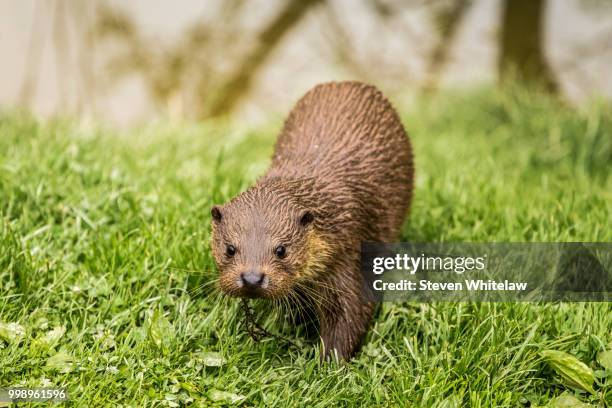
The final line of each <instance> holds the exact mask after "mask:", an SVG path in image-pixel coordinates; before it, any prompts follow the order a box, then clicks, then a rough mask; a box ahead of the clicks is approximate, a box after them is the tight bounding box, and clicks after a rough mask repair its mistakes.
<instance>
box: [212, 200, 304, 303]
mask: <svg viewBox="0 0 612 408" xmlns="http://www.w3.org/2000/svg"><path fill="white" fill-rule="evenodd" d="M211 215H212V219H213V221H212V224H213V234H212V253H213V256H214V258H215V262H216V264H217V269H218V270H219V286H220V288H221V290H222V291H223V292H224V293H226V294H227V295H229V296H238V297H262V298H269V299H277V298H281V297H283V296H285V295H287V294H288V293H289V292H290V291H291V290H292V288H293V287H294V285H295V283H296V282H297V281H298V280H299V279H300V277H301V276H302V275H303V274H304V273H305V268H307V267H308V264H309V262H308V260H309V258H310V256H309V252H310V250H311V249H312V248H311V245H309V244H310V243H311V242H312V237H313V233H314V225H313V224H314V223H313V221H314V215H313V212H311V211H310V210H308V209H306V208H303V207H300V206H299V205H297V204H296V203H294V202H292V201H291V199H290V198H287V197H286V196H285V197H282V196H280V195H279V194H272V193H269V192H268V193H266V192H264V191H260V190H259V189H256V188H254V189H250V190H247V191H246V192H244V193H242V194H240V195H239V196H237V197H236V198H234V199H233V200H232V201H230V202H229V203H227V204H225V205H223V206H214V207H213V208H212V210H211Z"/></svg>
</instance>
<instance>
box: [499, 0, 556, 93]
mask: <svg viewBox="0 0 612 408" xmlns="http://www.w3.org/2000/svg"><path fill="white" fill-rule="evenodd" d="M502 7H503V11H502V13H503V15H502V32H501V38H500V41H501V44H500V57H499V66H498V70H499V78H500V81H501V82H502V83H503V82H506V81H507V80H515V79H516V80H519V81H522V82H525V83H528V84H529V85H535V86H539V87H541V88H542V87H543V88H544V89H545V90H547V91H549V92H557V90H558V87H557V82H556V80H555V78H554V75H553V73H552V71H551V69H550V66H549V65H548V63H547V62H546V56H545V55H544V47H543V42H544V35H543V31H544V16H545V12H546V0H504V3H503V6H502Z"/></svg>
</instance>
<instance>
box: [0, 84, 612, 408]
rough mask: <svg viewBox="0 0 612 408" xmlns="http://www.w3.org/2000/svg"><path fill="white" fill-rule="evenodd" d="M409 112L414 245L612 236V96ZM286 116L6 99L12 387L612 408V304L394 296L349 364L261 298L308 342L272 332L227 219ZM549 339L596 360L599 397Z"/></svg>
mask: <svg viewBox="0 0 612 408" xmlns="http://www.w3.org/2000/svg"><path fill="white" fill-rule="evenodd" d="M401 116H402V119H403V121H404V123H405V126H406V128H407V130H408V132H409V134H410V135H411V139H412V143H413V145H414V150H415V160H416V171H417V176H416V191H415V195H414V202H413V206H412V213H411V216H410V219H409V221H408V222H407V223H406V226H405V228H404V231H403V239H404V240H412V241H418V242H428V241H471V242H478V241H482V242H506V241H520V242H525V241H527V242H532V241H533V242H540V241H542V242H547V241H608V242H609V241H612V228H611V227H612V177H611V176H610V173H611V170H612V107H610V105H606V104H605V103H602V102H593V103H590V104H588V105H586V106H585V107H583V108H580V109H575V110H574V109H570V108H569V107H567V106H564V105H562V104H560V103H558V102H555V101H553V100H551V99H548V98H545V97H541V96H537V95H533V94H530V93H528V92H525V91H519V90H514V91H512V92H509V93H505V94H499V93H497V92H493V91H490V90H474V91H462V92H457V93H446V94H444V95H441V96H438V97H435V98H433V99H431V100H429V101H421V103H419V104H415V105H414V106H408V107H406V108H405V109H402V115H401ZM280 125H281V121H280V120H279V119H271V120H270V122H269V125H266V126H258V127H256V128H253V127H245V126H239V125H237V124H236V123H233V122H231V121H224V122H210V123H208V122H207V123H170V122H162V123H155V124H151V125H149V126H146V127H142V128H139V129H135V130H132V131H129V132H120V131H116V130H109V129H105V128H104V127H103V126H97V125H91V124H87V123H80V122H77V121H71V120H54V121H44V122H41V121H37V120H35V119H32V118H31V117H28V116H27V115H24V114H20V113H4V114H2V115H1V116H0V387H6V386H15V385H23V386H31V387H34V386H42V385H47V386H65V387H67V389H68V391H69V393H70V396H71V399H72V402H70V403H68V404H67V405H71V406H89V407H96V406H103V405H110V404H121V405H123V406H134V407H144V406H179V405H183V404H189V403H191V404H194V405H195V406H210V405H215V404H217V405H224V404H231V403H240V404H243V405H245V406H262V405H265V406H275V407H288V406H308V407H329V406H352V405H356V406H381V407H386V406H419V407H420V406H440V407H455V406H457V407H459V406H473V407H478V406H483V407H489V406H511V407H514V406H529V405H530V404H531V406H537V405H546V404H547V403H549V402H550V401H551V400H553V401H552V404H554V403H555V402H556V403H559V400H554V398H555V397H557V396H559V395H561V394H563V396H564V397H567V396H568V395H573V396H575V397H576V398H578V399H579V400H581V401H583V402H586V403H590V404H593V405H594V406H612V368H608V369H607V370H605V369H604V366H603V365H602V361H603V358H602V356H604V355H605V353H602V352H604V351H605V350H610V349H611V348H612V304H609V303H546V304H530V303H519V304H512V303H432V304H419V303H386V304H384V305H383V306H382V308H381V310H380V312H379V314H378V316H377V318H376V320H375V322H374V324H373V326H372V328H371V330H370V332H369V334H368V336H367V338H366V341H365V344H364V348H363V350H362V352H361V353H360V354H359V355H358V356H357V357H356V358H355V359H353V360H352V361H350V362H348V363H345V364H336V363H324V364H322V363H320V362H319V358H318V354H319V348H318V343H316V342H315V343H313V342H309V341H306V340H305V339H304V337H303V336H301V329H299V328H297V329H296V328H293V327H290V326H289V325H288V324H286V323H285V320H283V319H278V318H277V317H276V316H275V314H274V313H268V312H267V308H266V306H267V305H265V304H257V305H255V306H256V311H257V312H258V315H259V317H260V321H261V322H262V324H263V325H264V326H266V327H267V328H268V329H270V330H271V331H274V332H278V333H282V334H283V335H284V336H287V337H289V338H291V339H292V340H293V341H294V342H295V343H296V346H292V345H289V344H288V343H286V342H283V341H280V340H276V339H272V338H270V339H264V340H262V341H260V342H254V341H253V340H252V339H251V338H250V337H249V335H248V333H246V332H245V330H244V328H243V325H242V321H243V313H242V312H241V309H240V304H239V302H238V301H236V300H230V299H226V298H224V297H222V296H221V295H220V294H219V293H218V291H217V290H216V288H215V287H214V284H213V283H214V279H215V276H216V272H215V269H214V264H213V262H212V258H211V254H210V251H209V240H210V215H209V214H210V207H211V206H212V204H213V203H221V202H224V201H226V200H228V199H229V198H231V197H232V196H234V195H235V194H236V193H238V192H240V191H241V190H244V189H245V188H246V187H247V186H248V185H249V184H250V183H252V182H253V181H254V180H255V179H256V177H257V176H258V175H260V174H262V173H263V172H264V171H265V168H266V166H267V164H268V162H269V157H270V154H271V152H272V147H273V143H274V139H275V136H276V134H277V132H278V131H279V127H280ZM544 350H558V351H563V352H567V353H569V354H570V355H572V356H574V357H575V358H577V359H578V360H580V361H582V362H583V363H585V364H586V366H584V367H583V368H585V369H588V371H589V372H590V371H591V370H592V372H593V373H594V375H595V377H596V378H595V383H594V389H593V390H592V391H593V392H590V393H589V392H583V391H580V389H579V388H581V387H575V386H574V387H572V386H571V384H570V383H569V382H568V381H567V379H564V377H563V376H561V375H559V372H558V371H555V369H554V368H553V367H552V366H551V364H549V363H548V362H547V361H545V359H544V357H543V355H542V351H544ZM598 356H599V358H598ZM604 363H605V362H604ZM567 398H569V397H567ZM1 405H2V404H0V406H1Z"/></svg>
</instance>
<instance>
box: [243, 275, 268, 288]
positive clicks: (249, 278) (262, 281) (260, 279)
mask: <svg viewBox="0 0 612 408" xmlns="http://www.w3.org/2000/svg"><path fill="white" fill-rule="evenodd" d="M240 280H241V281H242V285H243V286H244V287H245V288H247V289H257V288H263V289H265V286H268V280H267V279H266V274H265V273H263V272H261V271H258V270H250V271H247V272H243V273H241V274H240Z"/></svg>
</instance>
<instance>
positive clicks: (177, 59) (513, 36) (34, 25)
mask: <svg viewBox="0 0 612 408" xmlns="http://www.w3.org/2000/svg"><path fill="white" fill-rule="evenodd" d="M0 55H1V56H2V63H1V65H0V67H1V68H0V69H1V70H2V75H0V109H2V110H5V109H14V108H24V109H26V110H30V111H32V112H34V114H36V115H40V116H43V117H48V116H53V115H68V116H76V117H82V118H92V119H95V120H99V121H104V122H105V123H109V124H112V125H115V126H118V127H126V126H132V125H137V124H141V123H144V122H147V121H151V120H154V119H158V118H159V119H168V118H170V119H178V120H182V119H188V120H200V119H206V118H211V117H218V116H224V115H228V114H231V115H234V116H235V117H237V118H239V119H240V120H245V121H250V122H253V121H258V120H261V119H263V118H265V117H268V116H269V115H270V114H276V113H278V114H285V113H286V112H288V110H289V109H290V106H291V104H292V103H293V102H295V100H296V99H297V98H298V97H299V96H300V95H301V94H303V93H304V92H305V91H306V90H307V89H308V88H310V87H311V86H313V85H314V84H316V83H318V82H323V81H329V80H334V79H336V80H337V79H359V80H364V81H368V82H372V83H374V84H376V85H378V86H379V87H380V88H382V89H383V91H385V92H386V93H387V94H389V96H390V97H391V98H392V99H393V100H394V101H395V102H396V103H403V101H410V100H414V98H419V97H427V96H428V95H430V94H432V93H435V92H437V91H439V90H440V89H445V88H463V87H474V86H489V85H496V86H498V85H500V84H501V85H503V84H504V83H507V82H512V83H516V81H521V82H525V83H528V84H529V85H530V86H534V87H538V88H540V89H541V90H543V91H545V92H549V93H551V94H554V95H558V96H559V97H560V98H563V99H564V100H566V101H568V103H570V104H573V105H577V104H580V103H582V102H584V101H586V100H588V99H590V98H593V97H603V98H606V99H610V98H612V79H611V75H610V74H611V71H612V70H611V68H610V67H612V1H609V0H555V1H551V0H548V1H546V0H452V1H450V0H449V1H445V0H438V1H422V0H250V1H246V0H206V1H195V0H182V1H174V2H170V1H163V0H133V1H130V2H124V1H118V0H90V1H86V2H85V1H77V0H2V1H1V2H0Z"/></svg>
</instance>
